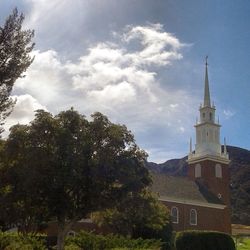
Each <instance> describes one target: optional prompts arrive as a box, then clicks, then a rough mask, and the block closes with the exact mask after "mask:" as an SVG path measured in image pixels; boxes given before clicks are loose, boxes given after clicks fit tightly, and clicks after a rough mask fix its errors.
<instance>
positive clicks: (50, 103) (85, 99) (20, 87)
mask: <svg viewBox="0 0 250 250" xmlns="http://www.w3.org/2000/svg"><path fill="white" fill-rule="evenodd" d="M15 6H17V7H18V9H19V11H22V12H23V13H24V14H25V16H26V19H25V27H26V28H31V29H35V42H36V47H35V51H34V54H35V56H36V57H35V61H34V63H33V64H32V66H31V67H30V68H29V70H28V71H27V72H26V77H25V78H23V79H20V80H18V81H17V82H16V85H15V88H14V91H13V95H14V96H15V97H16V98H17V100H18V101H17V105H16V108H15V110H14V112H13V113H12V115H11V116H10V117H9V118H8V120H7V121H6V126H5V127H6V130H7V129H8V127H9V126H11V125H12V124H15V123H17V122H20V123H27V122H29V121H30V120H31V119H33V115H34V112H33V111H34V110H36V109H38V108H44V109H47V110H48V111H50V112H52V113H54V114H56V113H57V112H59V111H61V110H64V109H67V108H70V107H71V106H74V107H75V108H76V109H77V110H79V111H80V112H81V113H83V114H85V115H86V116H87V117H88V116H89V115H90V114H91V113H93V112H95V111H100V112H102V113H104V114H106V115H107V116H108V117H109V118H110V119H111V120H112V121H113V122H116V123H121V124H125V125H126V126H127V127H128V128H129V129H130V130H131V131H132V132H133V133H134V134H135V139H136V141H137V143H138V144H139V146H140V147H141V148H143V149H145V150H146V151H147V152H148V153H149V160H151V161H155V162H164V161H165V160H167V159H171V158H178V157H183V156H184V155H186V154H187V152H188V141H189V138H190V137H191V136H192V137H193V141H194V128H193V125H194V123H195V120H196V117H197V116H198V107H199V104H200V103H201V102H202V98H203V87H204V86H203V85H204V58H205V56H206V55H208V56H209V60H208V61H209V81H210V91H211V99H212V100H213V101H214V103H215V105H216V108H217V110H216V113H217V115H218V116H219V117H220V123H221V124H222V129H221V141H222V140H223V137H226V138H227V143H228V144H230V145H234V146H239V147H243V148H246V149H250V87H249V84H250V70H249V64H250V63H249V62H250V60H249V57H250V51H249V50H250V49H249V44H250V30H249V25H250V15H249V13H250V2H249V1H247V0H238V1H234V0H220V1H219V0H217V1H215V0H209V1H206V0H203V1H201V0H189V1H181V0H154V1H153V0H91V1H89V0H74V1H70V0H53V1H52V0H18V1H17V0H15V1H14V0H0V23H1V25H2V24H3V22H4V20H5V18H6V17H7V16H8V15H9V13H10V12H11V10H12V9H13V8H14V7H15Z"/></svg>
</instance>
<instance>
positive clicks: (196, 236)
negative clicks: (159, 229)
mask: <svg viewBox="0 0 250 250" xmlns="http://www.w3.org/2000/svg"><path fill="white" fill-rule="evenodd" d="M175 247H176V250H194V249H195V250H235V249H236V248H235V244H234V241H233V239H232V237H231V236H230V235H228V234H225V233H221V232H212V231H183V232H179V233H177V235H176V238H175Z"/></svg>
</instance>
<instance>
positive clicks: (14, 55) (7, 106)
mask: <svg viewBox="0 0 250 250" xmlns="http://www.w3.org/2000/svg"><path fill="white" fill-rule="evenodd" d="M23 21H24V15H23V14H19V13H18V11H17V9H14V10H13V12H12V14H11V15H10V16H9V17H8V18H7V19H6V21H5V23H4V25H3V27H1V26H0V122H1V123H2V122H3V120H4V119H5V118H6V117H7V116H8V115H9V114H10V112H11V110H12V107H13V105H14V102H15V101H14V100H13V99H12V98H10V94H11V91H12V88H13V85H14V83H15V81H16V80H17V78H19V77H20V76H22V73H23V72H24V71H26V69H27V68H28V67H29V66H30V64H31V63H32V61H33V58H32V57H31V56H30V52H31V51H32V49H33V47H34V43H32V38H33V36H34V31H32V30H22V24H23Z"/></svg>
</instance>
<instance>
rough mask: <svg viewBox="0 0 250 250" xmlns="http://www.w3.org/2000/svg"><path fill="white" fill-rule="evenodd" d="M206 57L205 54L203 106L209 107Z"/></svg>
mask: <svg viewBox="0 0 250 250" xmlns="http://www.w3.org/2000/svg"><path fill="white" fill-rule="evenodd" d="M207 59H208V56H206V72H205V91H204V102H203V107H211V102H210V92H209V83H208V73H207V66H208V63H207Z"/></svg>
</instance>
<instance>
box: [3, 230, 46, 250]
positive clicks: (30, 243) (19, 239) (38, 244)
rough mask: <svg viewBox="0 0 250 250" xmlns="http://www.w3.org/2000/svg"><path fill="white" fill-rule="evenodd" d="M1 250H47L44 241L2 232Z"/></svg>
mask: <svg viewBox="0 0 250 250" xmlns="http://www.w3.org/2000/svg"><path fill="white" fill-rule="evenodd" d="M0 249H1V250H45V249H46V248H45V245H44V242H43V240H42V239H40V238H39V236H38V237H35V236H31V235H19V234H17V233H3V232H0Z"/></svg>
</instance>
